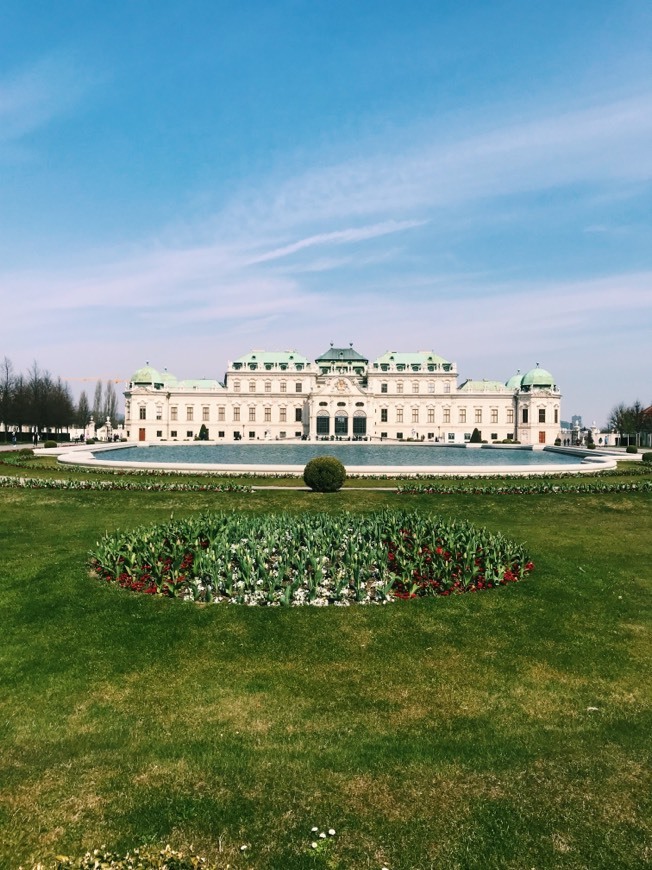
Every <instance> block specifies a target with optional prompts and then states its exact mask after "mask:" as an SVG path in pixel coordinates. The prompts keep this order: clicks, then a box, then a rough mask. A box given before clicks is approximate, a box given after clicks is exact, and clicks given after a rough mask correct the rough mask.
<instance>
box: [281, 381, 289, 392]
mask: <svg viewBox="0 0 652 870" xmlns="http://www.w3.org/2000/svg"><path fill="white" fill-rule="evenodd" d="M280 386H281V392H282V393H287V391H288V385H287V381H281V384H280Z"/></svg>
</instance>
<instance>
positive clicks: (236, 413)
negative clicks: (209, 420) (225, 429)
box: [233, 405, 240, 423]
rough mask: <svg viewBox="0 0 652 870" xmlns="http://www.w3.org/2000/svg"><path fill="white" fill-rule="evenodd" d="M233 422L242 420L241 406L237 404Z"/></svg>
mask: <svg viewBox="0 0 652 870" xmlns="http://www.w3.org/2000/svg"><path fill="white" fill-rule="evenodd" d="M233 422H234V423H239V422H240V408H239V406H238V405H236V406H235V407H234V409H233Z"/></svg>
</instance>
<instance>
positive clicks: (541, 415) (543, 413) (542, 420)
mask: <svg viewBox="0 0 652 870" xmlns="http://www.w3.org/2000/svg"><path fill="white" fill-rule="evenodd" d="M545 422H546V409H545V408H539V423H545Z"/></svg>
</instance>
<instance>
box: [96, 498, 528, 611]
mask: <svg viewBox="0 0 652 870" xmlns="http://www.w3.org/2000/svg"><path fill="white" fill-rule="evenodd" d="M90 566H91V569H92V571H93V572H94V574H95V575H96V576H97V577H98V578H100V579H102V580H105V581H106V582H108V583H112V584H117V585H118V586H121V587H123V588H125V589H130V590H132V591H134V592H143V593H146V594H149V595H165V596H169V597H174V598H181V599H183V600H190V601H198V602H205V603H209V602H230V603H234V604H247V605H263V606H279V605H291V606H298V605H313V606H326V605H331V604H332V605H339V606H347V605H349V604H354V603H358V604H385V603H388V602H391V601H394V600H396V599H397V598H415V597H422V596H426V595H444V596H446V595H451V594H459V593H462V592H475V591H477V590H480V589H491V588H494V587H496V586H502V585H506V584H507V583H512V582H515V581H517V580H520V579H522V578H523V577H524V576H525V575H527V574H528V573H529V572H530V571H532V570H533V568H534V565H533V563H532V562H531V561H530V559H529V557H528V556H527V554H526V552H525V550H524V548H523V546H522V545H520V544H515V543H513V542H511V541H508V540H507V539H505V538H503V537H502V535H499V534H491V533H489V532H488V531H487V530H486V529H480V528H478V527H476V526H473V525H472V524H471V523H468V522H464V521H452V520H445V519H441V518H439V519H437V518H431V517H425V516H423V515H421V514H419V513H417V512H407V511H400V510H399V511H395V510H388V509H385V510H382V511H378V512H375V513H371V514H366V515H359V514H351V513H349V512H342V513H339V514H336V515H331V514H305V515H301V516H296V517H295V516H288V515H282V516H279V515H274V514H271V515H266V516H249V515H245V514H238V513H207V514H202V515H200V516H197V517H192V518H190V519H185V520H174V521H171V522H169V523H166V524H163V525H159V526H153V527H149V528H140V529H135V530H134V531H131V532H127V533H118V534H111V535H106V536H105V537H104V538H103V539H102V540H101V541H100V542H98V544H97V545H96V547H95V549H94V550H93V552H92V553H91V554H90Z"/></svg>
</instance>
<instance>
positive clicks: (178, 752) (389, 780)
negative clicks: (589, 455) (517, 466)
mask: <svg viewBox="0 0 652 870" xmlns="http://www.w3.org/2000/svg"><path fill="white" fill-rule="evenodd" d="M0 473H2V474H4V473H6V472H5V470H2V469H0ZM22 473H23V474H26V472H25V471H24V470H23V472H22ZM59 476H60V475H59ZM0 504H1V506H2V511H1V514H0V545H1V547H0V552H1V553H2V562H1V563H0V626H1V627H0V637H1V641H0V667H1V668H2V671H1V672H2V680H1V681H0V740H1V744H0V745H1V746H2V752H0V866H2V867H8V868H16V867H18V866H19V865H21V864H22V865H23V866H24V867H31V866H32V864H34V863H36V861H38V860H41V861H45V862H46V866H47V862H48V861H49V862H50V864H52V862H53V859H54V856H55V855H57V854H61V853H63V854H73V855H81V854H82V853H83V852H84V851H85V850H86V849H88V848H93V847H96V846H99V845H101V844H106V845H107V846H110V847H112V848H115V849H116V850H122V851H126V850H127V849H129V848H130V847H134V846H137V845H141V844H144V843H155V844H160V845H165V844H166V843H170V844H171V845H172V846H174V847H175V848H182V847H187V846H188V845H190V844H194V846H195V849H196V850H197V851H198V852H199V853H201V854H204V855H205V856H207V857H209V858H210V859H212V860H213V861H214V862H215V864H216V865H217V866H219V867H227V866H230V867H232V868H240V867H252V868H279V870H280V868H283V870H284V868H288V870H292V868H318V867H323V868H342V870H350V868H381V867H383V866H386V867H389V868H390V870H398V868H404V870H419V868H424V870H425V868H456V867H459V868H467V867H468V868H475V867H477V868H491V867H496V868H503V867H513V868H521V867H522V868H531V867H536V868H545V867H550V868H557V867H577V868H580V867H589V868H601V867H604V868H613V867H632V868H638V867H641V866H643V865H644V864H645V863H646V862H649V861H650V859H651V858H652V852H651V851H650V834H651V827H652V825H651V824H650V819H651V818H652V807H651V806H650V800H649V797H650V794H651V793H652V788H651V785H652V783H651V782H650V776H649V770H650V767H649V757H648V752H649V735H650V733H652V721H651V717H650V706H651V705H650V699H651V698H652V691H651V689H652V687H651V685H650V682H651V681H650V676H649V655H650V639H649V625H650V621H649V615H650V581H651V571H650V568H649V566H650V564H652V535H650V528H651V527H652V499H651V498H650V496H649V495H646V494H642V493H627V494H619V495H599V496H597V495H596V496H594V495H587V494H582V495H571V494H567V495H555V496H551V495H546V496H532V495H529V496H521V497H518V496H486V495H485V496H473V495H468V494H463V493H462V494H459V495H451V496H445V497H438V496H397V495H395V494H393V493H389V492H379V491H375V490H374V489H373V488H370V489H369V490H368V491H363V492H358V491H343V492H340V493H337V494H335V495H324V496H319V495H315V494H311V493H304V492H287V491H286V492H283V491H265V492H255V493H253V494H196V493H179V494H177V493H165V492H163V493H130V492H75V491H72V492H66V491H49V490H31V491H29V490H26V491H23V490H10V489H0ZM392 505H394V506H396V507H401V508H406V507H410V508H416V509H418V510H422V511H425V512H429V513H432V514H433V515H434V514H436V513H441V514H443V515H445V516H448V517H461V518H465V519H468V520H471V521H473V522H477V523H478V524H480V525H486V526H487V527H488V528H489V529H491V530H492V531H501V532H503V533H504V534H505V535H507V536H509V537H512V538H514V539H515V540H518V541H525V542H527V545H528V550H529V552H530V554H531V556H532V558H533V560H534V562H535V564H536V570H535V572H534V573H533V574H532V575H531V576H530V578H528V579H527V580H526V581H525V582H523V583H520V584H515V585H510V586H509V587H505V588H501V589H499V590H493V591H488V592H481V593H477V594H473V595H465V596H455V597H450V598H445V599H442V598H437V599H432V600H422V601H412V602H405V603H403V602H401V603H396V604H391V605H387V606H383V607H350V608H328V609H324V608H292V609H282V608H274V609H263V608H260V609H258V608H243V607H237V606H228V605H227V606H224V605H220V606H216V605H212V606H211V605H209V606H197V605H193V604H186V603H180V602H176V601H171V600H168V599H160V598H153V597H151V596H144V595H137V594H133V593H128V592H124V591H122V590H119V589H116V588H113V587H109V586H107V585H101V584H99V583H98V582H97V581H95V580H93V579H92V578H91V577H89V575H88V572H87V567H86V564H85V562H86V557H87V553H88V551H89V549H90V548H91V547H92V546H93V545H94V544H95V542H96V541H97V540H98V538H99V537H100V536H101V535H102V534H103V533H104V532H105V531H106V530H113V529H116V528H123V529H125V528H133V527H136V526H139V525H145V524H150V523H155V522H159V521H163V520H167V519H168V518H169V517H170V514H171V513H172V512H174V514H175V516H183V515H187V514H191V513H196V512H199V511H202V510H206V509H210V508H212V507H213V508H220V509H225V508H226V509H232V510H243V511H258V512H267V511H274V512H294V511H313V510H325V511H338V510H340V509H342V508H347V509H349V510H352V511H367V510H371V509H374V508H377V507H381V506H392ZM313 825H316V826H318V827H319V830H320V831H323V830H327V829H328V828H329V827H333V828H334V829H335V830H336V832H337V833H336V835H335V837H332V838H330V839H329V840H328V841H327V842H326V843H324V844H322V845H321V846H320V848H319V849H317V850H313V849H311V848H310V843H311V840H313V839H314V837H315V835H313V834H311V827H312V826H313ZM243 844H247V845H248V847H249V848H248V849H247V851H246V852H244V853H242V852H241V851H240V846H241V845H243Z"/></svg>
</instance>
